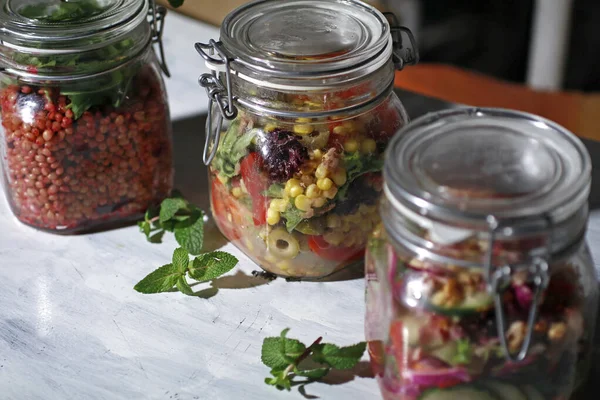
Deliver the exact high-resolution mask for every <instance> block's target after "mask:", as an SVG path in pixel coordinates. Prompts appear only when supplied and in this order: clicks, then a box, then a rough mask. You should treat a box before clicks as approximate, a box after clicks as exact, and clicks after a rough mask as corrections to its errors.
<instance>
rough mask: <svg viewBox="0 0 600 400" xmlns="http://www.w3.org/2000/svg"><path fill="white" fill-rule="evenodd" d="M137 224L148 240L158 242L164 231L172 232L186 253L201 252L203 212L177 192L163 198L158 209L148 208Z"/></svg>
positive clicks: (196, 253) (195, 253) (194, 253)
mask: <svg viewBox="0 0 600 400" xmlns="http://www.w3.org/2000/svg"><path fill="white" fill-rule="evenodd" d="M138 226H139V227H140V231H141V232H142V233H143V234H144V235H145V236H146V238H147V239H148V241H149V242H152V243H160V242H161V239H162V236H163V235H164V233H165V232H173V233H174V234H175V240H177V243H179V245H180V246H181V247H183V248H184V249H186V250H187V251H188V253H190V254H192V255H198V254H200V253H202V246H203V244H204V212H203V211H202V210H201V209H199V208H198V207H196V206H195V205H193V204H191V203H189V202H188V201H187V200H185V199H184V198H183V196H182V195H181V194H180V193H179V192H175V193H174V195H173V197H171V198H168V199H165V200H163V202H162V203H161V205H160V208H159V209H155V208H150V209H148V211H146V215H145V217H144V220H143V221H140V222H138Z"/></svg>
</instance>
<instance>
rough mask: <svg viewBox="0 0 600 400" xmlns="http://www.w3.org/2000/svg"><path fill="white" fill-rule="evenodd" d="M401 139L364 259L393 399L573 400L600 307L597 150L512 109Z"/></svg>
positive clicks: (432, 120)
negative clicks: (591, 234) (589, 240)
mask: <svg viewBox="0 0 600 400" xmlns="http://www.w3.org/2000/svg"><path fill="white" fill-rule="evenodd" d="M401 135H403V136H402V138H401V139H400V137H396V138H394V139H393V141H392V143H390V145H389V149H388V153H387V159H386V160H387V161H386V165H385V167H384V182H385V183H384V191H385V196H384V200H382V203H381V207H380V213H381V216H382V224H381V225H380V227H379V229H376V230H375V233H374V235H373V237H372V238H371V239H370V241H369V245H368V250H367V255H366V275H367V279H366V282H367V292H366V302H367V312H366V327H365V328H366V338H367V341H368V343H369V346H368V348H369V353H370V356H371V361H372V366H373V368H374V371H375V373H376V375H377V378H378V381H379V384H380V387H381V391H382V393H383V396H384V398H385V399H387V400H409V399H410V400H412V399H424V400H436V399H478V400H479V399H480V400H503V399H507V400H508V399H510V400H520V399H528V400H532V399H546V400H559V399H567V398H569V397H570V396H571V394H572V393H573V391H574V390H575V389H577V387H579V386H580V384H581V383H582V381H583V380H584V379H585V376H586V373H587V369H588V367H589V362H590V354H591V344H592V341H593V334H594V332H593V330H594V327H595V319H596V315H597V312H598V303H597V302H598V282H597V279H596V274H595V268H594V264H593V262H592V260H591V257H590V253H589V252H588V249H587V247H586V245H585V242H584V236H585V231H586V223H587V217H588V206H587V197H588V194H589V191H590V181H591V162H590V157H589V155H588V153H587V151H586V149H585V147H584V146H583V144H582V143H581V142H580V141H579V139H577V138H576V137H575V136H574V135H573V134H571V133H570V132H568V131H566V130H565V129H564V128H562V127H560V126H558V125H556V124H554V123H552V122H550V121H548V120H545V119H542V118H539V117H536V116H533V115H529V114H524V113H520V112H514V111H508V110H500V109H469V108H467V109H457V110H450V111H444V112H440V113H434V114H430V115H426V116H424V117H422V118H420V119H418V120H417V121H415V122H414V123H413V124H411V125H410V126H409V127H407V128H405V129H404V131H403V132H401Z"/></svg>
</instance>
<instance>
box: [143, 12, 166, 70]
mask: <svg viewBox="0 0 600 400" xmlns="http://www.w3.org/2000/svg"><path fill="white" fill-rule="evenodd" d="M149 1H150V8H149V9H148V22H149V23H150V26H151V28H152V36H151V40H152V44H157V45H158V55H159V59H158V64H159V65H160V69H161V70H162V72H163V73H164V74H165V76H166V77H167V78H170V77H171V72H169V68H168V67H167V60H166V58H165V49H164V46H163V41H162V38H163V33H164V29H165V16H166V15H167V9H166V8H165V7H163V6H157V5H156V2H155V0H149Z"/></svg>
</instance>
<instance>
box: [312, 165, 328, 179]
mask: <svg viewBox="0 0 600 400" xmlns="http://www.w3.org/2000/svg"><path fill="white" fill-rule="evenodd" d="M315 176H316V177H317V179H322V178H325V177H326V176H327V168H326V167H325V166H324V165H323V164H319V166H318V167H317V169H316V170H315Z"/></svg>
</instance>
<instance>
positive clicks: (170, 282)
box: [133, 264, 182, 294]
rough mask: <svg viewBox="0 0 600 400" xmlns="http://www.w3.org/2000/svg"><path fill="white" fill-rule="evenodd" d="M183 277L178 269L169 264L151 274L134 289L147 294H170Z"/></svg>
mask: <svg viewBox="0 0 600 400" xmlns="http://www.w3.org/2000/svg"><path fill="white" fill-rule="evenodd" d="M181 276H182V273H181V272H180V271H179V269H178V268H177V267H175V266H174V265H173V264H167V265H163V266H162V267H160V268H158V269H157V270H155V271H154V272H152V273H150V274H149V275H148V276H146V277H145V278H144V279H142V280H141V281H139V282H138V283H137V285H135V286H134V287H133V288H134V289H135V290H136V291H138V292H140V293H145V294H151V293H162V292H168V291H170V290H172V289H173V286H175V284H176V283H177V280H178V279H179V278H180V277H181Z"/></svg>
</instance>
